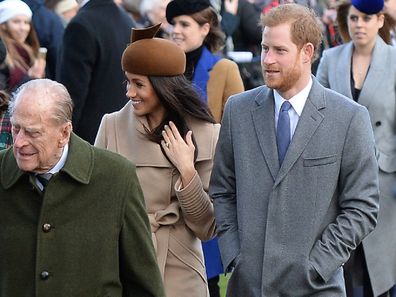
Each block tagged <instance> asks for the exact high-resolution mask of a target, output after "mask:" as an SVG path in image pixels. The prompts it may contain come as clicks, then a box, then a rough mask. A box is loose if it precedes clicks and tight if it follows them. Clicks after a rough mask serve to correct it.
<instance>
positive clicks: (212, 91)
mask: <svg viewBox="0 0 396 297" xmlns="http://www.w3.org/2000/svg"><path fill="white" fill-rule="evenodd" d="M244 90H245V89H244V86H243V81H242V78H241V75H240V73H239V69H238V66H237V64H236V63H235V62H233V61H230V60H227V59H221V60H220V61H219V62H217V63H216V64H215V66H214V67H213V69H212V70H211V71H210V72H209V80H208V85H207V92H208V107H209V109H210V111H211V112H212V114H213V117H214V118H215V120H216V122H218V123H220V121H221V117H222V115H223V110H224V104H225V103H226V101H227V100H228V98H229V97H230V96H231V95H235V94H238V93H241V92H243V91H244Z"/></svg>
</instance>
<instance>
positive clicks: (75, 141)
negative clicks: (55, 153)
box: [0, 133, 94, 189]
mask: <svg viewBox="0 0 396 297" xmlns="http://www.w3.org/2000/svg"><path fill="white" fill-rule="evenodd" d="M93 154H94V152H93V148H92V146H91V145H90V144H88V143H87V142H86V141H84V140H82V139H81V138H80V137H78V136H77V135H75V134H74V133H72V135H71V138H70V143H69V154H68V156H67V159H66V163H65V165H64V166H63V168H62V169H61V170H60V172H65V173H67V174H68V175H69V176H70V177H71V178H73V179H74V180H76V181H78V182H80V183H83V184H88V183H89V180H90V177H91V174H92V170H93V165H94V161H93V157H94V156H93ZM26 174H27V173H26V172H25V171H22V170H20V169H19V167H18V165H17V163H16V160H15V157H14V154H13V151H12V148H9V149H8V150H6V151H5V152H4V157H3V158H2V162H1V165H0V179H1V184H2V186H3V187H4V188H5V189H8V188H11V187H12V186H13V185H14V184H16V183H17V182H18V180H19V179H20V178H21V177H22V176H24V175H26Z"/></svg>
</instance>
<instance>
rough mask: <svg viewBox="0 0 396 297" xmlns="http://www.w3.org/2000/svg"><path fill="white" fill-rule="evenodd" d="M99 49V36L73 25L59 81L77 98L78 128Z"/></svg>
mask: <svg viewBox="0 0 396 297" xmlns="http://www.w3.org/2000/svg"><path fill="white" fill-rule="evenodd" d="M97 50H98V49H97V45H96V41H95V34H94V33H93V32H89V30H88V28H86V26H83V25H82V24H80V23H77V22H73V21H72V22H70V23H69V25H68V26H67V27H66V30H65V33H64V35H63V46H62V50H61V53H60V58H59V72H58V74H57V75H58V79H57V81H59V82H60V83H62V84H64V85H65V86H66V88H67V90H68V91H69V93H70V96H71V98H72V99H73V103H74V111H73V126H74V128H75V129H78V126H79V122H80V118H81V115H82V112H83V109H84V107H85V104H86V100H87V97H88V92H89V88H90V83H91V77H92V71H93V68H94V64H95V60H96V57H97Z"/></svg>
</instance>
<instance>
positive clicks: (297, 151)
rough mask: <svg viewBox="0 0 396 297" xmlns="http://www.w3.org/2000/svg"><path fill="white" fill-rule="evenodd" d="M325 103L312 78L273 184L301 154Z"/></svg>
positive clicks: (276, 183)
mask: <svg viewBox="0 0 396 297" xmlns="http://www.w3.org/2000/svg"><path fill="white" fill-rule="evenodd" d="M325 104H326V102H325V98H324V92H323V87H322V86H321V85H320V84H319V83H318V82H317V81H316V79H315V78H313V84H312V89H311V92H310V93H309V95H308V98H307V101H306V102H305V106H304V109H303V111H302V114H301V117H300V119H299V121H298V124H297V127H296V131H295V132H294V135H293V139H292V141H291V143H290V146H289V149H288V150H287V153H286V156H285V159H284V161H283V163H282V167H281V168H280V171H279V173H278V176H277V177H276V180H275V183H274V186H277V185H278V184H279V183H280V182H281V181H282V179H283V178H284V177H285V176H286V175H287V173H288V172H289V171H290V169H291V168H292V167H293V165H294V163H296V161H297V159H298V158H299V157H300V156H301V154H302V152H303V151H304V149H305V147H306V145H307V144H308V142H309V140H310V139H311V137H312V135H313V134H314V133H315V131H316V129H317V128H318V127H319V125H320V123H321V122H322V121H323V118H324V116H323V114H322V113H321V112H320V111H319V110H320V109H322V108H325Z"/></svg>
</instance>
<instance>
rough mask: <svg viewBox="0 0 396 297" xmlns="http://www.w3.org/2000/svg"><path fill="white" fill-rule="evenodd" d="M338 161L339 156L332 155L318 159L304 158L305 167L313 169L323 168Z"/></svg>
mask: <svg viewBox="0 0 396 297" xmlns="http://www.w3.org/2000/svg"><path fill="white" fill-rule="evenodd" d="M336 161H337V155H330V156H326V157H318V158H304V163H303V164H304V166H305V167H313V166H321V165H328V164H332V163H334V162H336Z"/></svg>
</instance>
